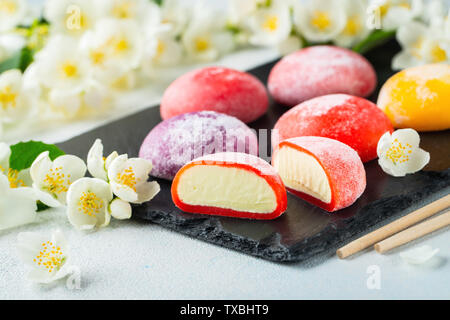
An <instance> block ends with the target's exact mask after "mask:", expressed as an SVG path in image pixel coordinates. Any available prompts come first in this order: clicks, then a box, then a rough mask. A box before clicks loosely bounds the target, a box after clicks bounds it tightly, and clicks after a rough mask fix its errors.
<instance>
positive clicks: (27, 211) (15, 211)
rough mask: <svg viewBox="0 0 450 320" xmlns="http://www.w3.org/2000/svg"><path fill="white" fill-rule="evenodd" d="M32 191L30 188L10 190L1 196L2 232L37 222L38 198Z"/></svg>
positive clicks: (0, 215)
mask: <svg viewBox="0 0 450 320" xmlns="http://www.w3.org/2000/svg"><path fill="white" fill-rule="evenodd" d="M30 190H31V189H30V188H17V189H10V190H9V191H7V192H6V193H3V194H2V195H0V230H4V229H9V228H14V227H17V226H21V225H24V224H28V223H32V222H34V221H35V219H36V210H37V206H36V198H35V195H34V193H33V192H31V191H30Z"/></svg>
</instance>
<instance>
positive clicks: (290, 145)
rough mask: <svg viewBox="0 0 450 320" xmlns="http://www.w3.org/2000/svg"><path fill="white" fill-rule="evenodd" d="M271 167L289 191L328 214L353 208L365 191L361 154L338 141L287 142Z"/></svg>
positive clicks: (309, 139)
mask: <svg viewBox="0 0 450 320" xmlns="http://www.w3.org/2000/svg"><path fill="white" fill-rule="evenodd" d="M272 164H273V166H274V167H275V169H276V170H277V172H278V173H279V174H280V177H281V179H282V180H283V183H284V185H285V186H286V189H287V190H288V191H290V192H291V193H293V194H294V195H296V196H298V197H300V198H302V199H304V200H306V201H308V202H310V203H312V204H314V205H316V206H318V207H320V208H322V209H325V210H327V211H329V212H333V211H337V210H340V209H343V208H346V207H348V206H350V205H352V204H353V203H354V202H355V201H356V200H357V199H358V198H359V197H360V196H361V194H362V193H363V192H364V190H365V188H366V172H365V170H364V165H363V163H362V161H361V159H360V158H359V156H358V153H357V152H356V151H355V150H353V149H352V148H350V147H349V146H347V145H346V144H344V143H342V142H339V141H337V140H333V139H329V138H323V137H298V138H292V139H288V140H284V141H282V142H281V143H280V144H279V146H278V148H277V150H276V151H275V153H274V155H273V158H272Z"/></svg>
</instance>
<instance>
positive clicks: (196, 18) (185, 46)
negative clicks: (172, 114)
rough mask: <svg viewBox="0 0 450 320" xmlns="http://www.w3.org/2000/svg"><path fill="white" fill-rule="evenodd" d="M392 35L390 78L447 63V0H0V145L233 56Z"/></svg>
mask: <svg viewBox="0 0 450 320" xmlns="http://www.w3.org/2000/svg"><path fill="white" fill-rule="evenodd" d="M219 2H220V4H219V7H220V6H221V7H220V8H219V7H218V3H219ZM393 37H396V38H397V40H398V42H399V43H400V44H401V46H402V51H401V52H400V53H399V54H398V55H397V56H396V57H395V58H394V59H393V61H392V68H393V69H395V70H398V69H403V68H406V67H410V66H416V65H420V64H425V63H442V62H444V63H448V62H449V61H450V19H449V13H448V3H447V2H446V1H444V0H371V1H369V0H303V1H302V0H228V1H206V0H205V1H182V0H95V1H92V0H45V1H26V0H0V140H11V139H14V138H15V137H16V136H18V133H19V132H23V131H26V130H31V129H30V128H32V127H33V126H34V127H36V126H41V127H45V126H46V125H47V124H48V123H52V124H55V123H56V124H60V125H63V124H64V123H68V122H71V121H75V120H79V119H90V118H94V117H97V118H98V117H101V116H102V115H104V114H107V113H108V112H111V109H112V108H114V107H115V106H116V105H117V104H116V103H115V102H116V100H117V99H120V97H122V96H123V95H124V94H125V93H127V92H130V91H132V90H135V89H136V88H140V87H144V86H148V85H150V86H151V85H152V84H155V86H156V85H157V83H158V82H160V81H162V80H161V79H164V78H166V77H167V75H168V74H170V72H169V70H172V69H173V68H180V67H186V66H196V65H198V63H214V62H215V61H217V60H218V59H220V58H221V57H224V56H226V55H227V54H230V53H231V52H233V51H240V50H245V49H247V48H251V47H269V48H273V49H274V50H276V51H277V52H278V53H279V54H280V55H284V54H288V53H291V52H293V51H295V50H298V49H300V48H302V47H305V46H310V45H314V44H323V43H329V44H335V45H338V46H342V47H347V48H351V49H353V50H355V51H357V52H360V53H364V52H366V51H367V50H370V49H371V48H372V47H374V46H376V45H379V44H380V43H382V42H383V41H385V40H388V39H391V38H393ZM172 80H173V79H172Z"/></svg>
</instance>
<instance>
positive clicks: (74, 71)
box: [61, 62, 78, 78]
mask: <svg viewBox="0 0 450 320" xmlns="http://www.w3.org/2000/svg"><path fill="white" fill-rule="evenodd" d="M61 70H62V74H63V76H64V77H65V78H73V77H76V76H77V75H78V68H77V66H76V65H75V64H74V63H72V62H66V63H64V64H63V65H62V66H61Z"/></svg>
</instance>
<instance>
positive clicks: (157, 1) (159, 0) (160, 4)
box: [151, 0, 164, 7]
mask: <svg viewBox="0 0 450 320" xmlns="http://www.w3.org/2000/svg"><path fill="white" fill-rule="evenodd" d="M151 1H153V2H154V3H156V4H157V5H158V6H160V7H161V6H162V5H163V2H164V0H151Z"/></svg>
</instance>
